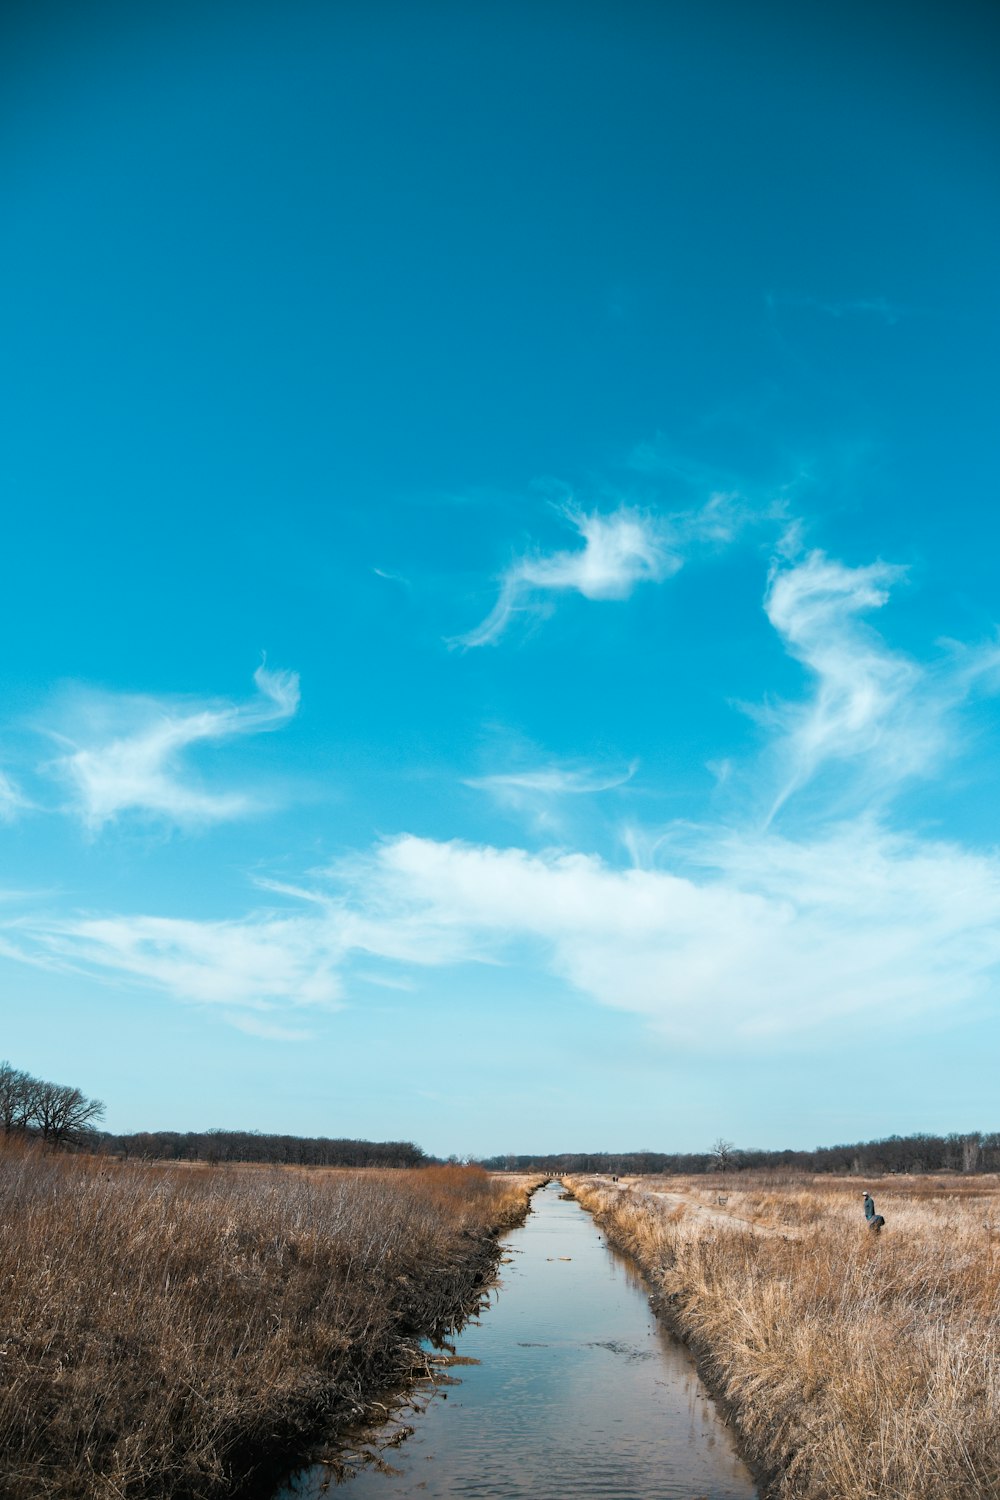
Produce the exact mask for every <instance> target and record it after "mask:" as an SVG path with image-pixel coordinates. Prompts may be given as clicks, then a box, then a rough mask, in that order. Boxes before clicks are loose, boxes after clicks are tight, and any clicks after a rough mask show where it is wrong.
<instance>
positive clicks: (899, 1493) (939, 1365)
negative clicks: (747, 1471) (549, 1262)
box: [569, 1174, 1000, 1500]
mask: <svg viewBox="0 0 1000 1500" xmlns="http://www.w3.org/2000/svg"><path fill="white" fill-rule="evenodd" d="M569 1181H570V1183H571V1186H572V1187H573V1190H574V1191H575V1193H576V1195H577V1197H578V1198H579V1200H580V1201H581V1203H583V1204H584V1206H585V1207H587V1208H589V1209H591V1210H592V1211H593V1212H594V1213H595V1215H596V1217H597V1219H598V1221H599V1222H600V1223H601V1224H602V1226H603V1227H604V1229H605V1232H606V1233H607V1235H608V1238H609V1239H611V1240H612V1241H613V1242H614V1243H616V1244H617V1245H619V1246H621V1247H622V1248H623V1249H625V1250H626V1251H628V1252H629V1253H630V1254H631V1255H633V1256H634V1257H635V1258H636V1259H637V1260H638V1261H639V1262H640V1263H641V1265H642V1266H643V1268H644V1269H645V1271H646V1273H647V1275H648V1276H649V1279H650V1282H651V1284H652V1286H653V1289H654V1292H655V1293H656V1295H657V1298H658V1300H659V1301H660V1303H661V1305H662V1308H663V1310H664V1313H665V1315H666V1316H667V1318H668V1320H669V1321H670V1322H671V1323H672V1324H673V1326H674V1327H675V1329H676V1330H677V1331H678V1332H680V1333H681V1334H682V1335H683V1336H684V1337H685V1338H686V1339H687V1340H688V1341H689V1342H690V1344H691V1345H692V1347H693V1349H694V1350H695V1352H696V1353H697V1355H698V1357H699V1359H700V1362H701V1365H702V1369H703V1371H704V1373H705V1376H706V1379H707V1381H708V1383H709V1385H710V1387H711V1388H712V1389H713V1390H714V1391H715V1392H716V1393H717V1394H719V1395H720V1396H721V1397H722V1398H723V1399H724V1401H725V1402H726V1404H727V1405H728V1408H729V1410H730V1412H731V1414H732V1419H733V1422H734V1425H735V1426H736V1427H737V1429H738V1430H739V1432H740V1434H741V1437H742V1441H743V1444H744V1448H745V1450H746V1452H747V1454H748V1456H749V1457H750V1459H751V1461H753V1462H755V1463H756V1465H757V1466H758V1469H759V1470H760V1471H761V1472H762V1473H763V1474H765V1476H767V1481H768V1493H769V1494H771V1495H774V1496H780V1497H783V1500H793V1497H796V1500H867V1497H872V1500H874V1497H876V1496H877V1497H879V1500H962V1497H991V1500H996V1497H1000V1444H998V1441H997V1433H998V1431H1000V1359H998V1356H1000V1321H998V1318H1000V1183H998V1180H997V1179H996V1178H973V1179H969V1180H962V1179H954V1178H941V1179H928V1178H915V1179H914V1178H910V1179H900V1178H894V1179H890V1180H889V1181H887V1182H884V1183H879V1182H866V1183H860V1182H859V1181H858V1180H857V1179H856V1178H851V1179H849V1180H843V1179H841V1180H834V1181H832V1182H831V1180H830V1179H829V1178H818V1179H802V1180H800V1181H797V1182H794V1183H793V1182H789V1181H780V1182H779V1181H775V1180H773V1179H772V1180H770V1181H768V1180H766V1179H764V1180H758V1181H753V1180H750V1181H747V1180H746V1178H745V1177H744V1176H743V1175H742V1174H741V1175H740V1177H739V1178H737V1179H734V1180H733V1181H732V1182H731V1183H729V1184H725V1183H722V1184H720V1183H719V1182H715V1183H713V1182H712V1181H711V1180H706V1178H704V1177H701V1178H697V1179H690V1178H689V1179H678V1178H667V1179H661V1180H656V1179H653V1180H650V1179H642V1180H641V1182H637V1183H633V1184H631V1185H629V1184H619V1185H617V1186H616V1185H612V1184H611V1183H609V1182H608V1181H607V1180H606V1179H605V1180H603V1181H602V1180H599V1179H586V1178H573V1179H569ZM862 1187H870V1188H871V1189H872V1190H873V1192H874V1194H875V1198H876V1202H877V1205H878V1209H879V1211H880V1212H881V1213H883V1214H884V1215H885V1217H886V1221H887V1223H886V1228H885V1229H884V1230H883V1232H882V1234H881V1235H880V1236H875V1235H872V1234H871V1233H869V1231H868V1230H867V1229H866V1227H865V1223H864V1219H863V1217H862V1212H861V1188H862Z"/></svg>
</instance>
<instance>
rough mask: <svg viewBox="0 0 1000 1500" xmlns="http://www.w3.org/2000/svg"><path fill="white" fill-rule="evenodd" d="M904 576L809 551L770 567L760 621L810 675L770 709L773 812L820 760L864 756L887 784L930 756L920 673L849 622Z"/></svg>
mask: <svg viewBox="0 0 1000 1500" xmlns="http://www.w3.org/2000/svg"><path fill="white" fill-rule="evenodd" d="M904 576H905V570H904V569H903V568H899V567H895V566H893V565H891V564H889V563H883V562H877V563H872V564H870V565H869V566H867V567H861V568H848V567H845V566H844V565H843V564H842V563H839V562H834V561H832V560H831V559H829V558H827V557H826V556H825V555H824V554H823V553H822V552H818V551H817V552H812V553H810V554H809V556H808V557H807V558H806V559H805V560H804V561H803V562H801V563H798V564H796V565H794V566H792V567H776V568H775V569H774V570H773V571H772V574H771V579H770V585H769V588H768V592H767V596H766V599H765V609H766V611H767V616H768V619H769V620H770V622H771V624H772V625H773V626H774V628H775V630H776V631H777V632H778V634H779V635H780V636H781V638H782V640H783V641H784V643H785V646H786V647H787V649H788V651H789V652H790V653H791V655H792V656H794V657H795V658H796V659H797V660H798V661H800V662H801V663H802V664H803V666H805V667H806V668H807V669H808V670H809V671H810V673H812V675H813V677H814V678H815V690H814V692H813V693H812V696H811V697H810V698H809V699H807V700H806V701H805V702H804V703H801V704H792V705H788V706H786V707H785V708H784V709H782V710H779V711H778V712H777V713H776V714H775V715H773V716H772V717H773V721H774V723H775V726H776V727H777V728H778V730H779V732H780V736H781V737H780V740H779V742H778V747H777V748H778V753H779V756H780V759H781V761H782V766H783V770H782V781H781V785H780V788H779V790H778V794H777V797H776V800H775V804H774V811H777V809H778V808H779V807H781V805H782V804H783V803H784V802H785V801H786V800H787V799H788V797H790V796H791V795H792V793H793V792H795V791H796V790H798V789H799V788H800V787H802V786H803V785H805V783H806V782H807V781H809V780H810V779H811V778H812V777H814V776H815V775H816V774H817V772H818V771H819V770H820V769H821V767H822V766H823V765H824V764H826V763H828V762H831V761H849V760H855V761H857V760H860V759H864V761H865V763H866V766H867V768H868V770H869V772H871V771H873V770H878V771H879V773H880V774H881V775H883V776H884V777H885V778H886V779H887V780H888V781H889V782H891V783H893V784H897V783H898V782H900V781H901V780H902V779H903V778H905V777H907V776H910V775H913V774H916V773H917V772H918V771H921V770H923V769H924V768H925V767H926V766H927V765H929V764H930V763H932V762H933V761H934V760H935V759H936V757H937V756H938V755H939V754H940V752H941V749H942V747H943V738H942V734H941V731H940V725H939V718H940V715H939V714H937V713H929V712H928V709H929V706H930V705H929V699H930V697H931V696H933V691H932V689H931V687H930V685H928V684H925V674H924V672H923V671H922V669H921V668H920V667H919V666H918V665H917V664H916V663H915V662H914V661H912V660H911V659H909V658H908V657H905V656H902V655H900V654H898V653H896V652H893V651H890V650H889V648H888V647H887V646H886V644H885V642H884V641H883V640H882V638H881V637H880V636H879V635H878V634H877V633H876V632H875V631H874V630H872V629H870V628H869V627H868V626H867V625H865V624H864V623H863V622H862V621H861V620H860V619H859V616H861V615H862V614H864V613H867V612H869V611H871V610H876V609H881V608H882V606H883V605H884V604H885V603H886V601H887V600H888V597H889V588H890V586H891V585H892V584H893V583H896V582H898V581H899V580H900V579H901V578H903V577H904ZM918 703H919V711H918Z"/></svg>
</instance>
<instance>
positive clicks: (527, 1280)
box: [276, 1185, 756, 1500]
mask: <svg viewBox="0 0 1000 1500" xmlns="http://www.w3.org/2000/svg"><path fill="white" fill-rule="evenodd" d="M508 1243H509V1249H510V1252H511V1254H512V1256H513V1258H512V1260H511V1262H510V1263H509V1264H507V1265H505V1266H504V1267H503V1282H502V1287H501V1291H500V1293H499V1296H497V1297H496V1298H495V1300H494V1301H493V1304H492V1306H491V1307H490V1308H489V1310H488V1311H487V1312H485V1313H484V1314H483V1316H482V1317H481V1319H480V1320H479V1322H478V1323H475V1324H471V1325H470V1326H469V1327H468V1328H467V1329H466V1330H465V1331H464V1332H463V1333H462V1335H461V1337H460V1339H459V1340H458V1342H457V1352H458V1353H459V1354H460V1355H461V1356H463V1357H464V1358H470V1359H477V1360H480V1361H481V1363H480V1364H478V1365H471V1366H467V1367H466V1366H462V1367H458V1368H456V1369H455V1370H454V1371H453V1374H454V1375H456V1376H460V1383H459V1384H455V1385H449V1386H447V1387H442V1389H441V1390H440V1391H439V1393H438V1395H437V1396H436V1397H435V1398H434V1399H433V1400H432V1401H431V1403H430V1405H429V1407H428V1409H427V1411H426V1412H425V1413H424V1414H423V1415H421V1416H418V1417H416V1418H415V1419H414V1422H415V1431H414V1433H413V1436H412V1437H410V1438H409V1439H408V1440H407V1442H406V1443H405V1444H404V1445H403V1446H402V1447H401V1448H399V1449H396V1450H394V1451H392V1453H391V1454H389V1455H387V1457H388V1458H389V1461H390V1462H391V1464H392V1465H393V1467H394V1468H395V1469H396V1470H398V1472H396V1473H393V1474H386V1473H381V1472H377V1471H375V1470H371V1469H369V1470H363V1471H362V1472H361V1473H359V1474H358V1475H357V1476H356V1477H354V1478H353V1479H351V1480H349V1481H348V1482H346V1483H345V1484H343V1485H339V1486H337V1485H331V1487H330V1490H329V1491H327V1492H326V1493H331V1492H332V1491H333V1490H337V1491H338V1492H340V1493H342V1494H343V1500H409V1497H414V1500H416V1497H418V1496H419V1497H427V1500H433V1497H435V1496H439V1497H445V1496H449V1497H450V1496H476V1497H481V1500H486V1497H489V1500H515V1497H521V1496H524V1497H532V1500H535V1497H537V1500H568V1497H574V1500H575V1497H578V1496H605V1497H608V1500H611V1497H614V1500H692V1497H695V1496H698V1497H701V1496H704V1497H708V1500H752V1497H754V1496H755V1495H756V1490H755V1488H754V1485H753V1483H752V1481H751V1479H750V1477H749V1475H748V1473H747V1471H746V1469H745V1468H744V1466H743V1465H742V1464H741V1463H740V1461H739V1459H738V1458H737V1457H736V1454H735V1452H734V1450H733V1444H732V1440H731V1437H730V1434H729V1431H728V1429H727V1428H726V1427H725V1426H724V1424H723V1423H722V1422H721V1420H720V1418H719V1417H718V1415H717V1414H716V1411H715V1408H714V1407H713V1405H712V1403H711V1401H710V1400H709V1399H708V1398H707V1396H706V1394H705V1392H704V1389H703V1388H702V1386H701V1383H700V1381H699V1380H698V1378H697V1376H696V1374H695V1371H694V1369H693V1367H692V1365H691V1361H690V1358H689V1356H688V1355H687V1352H686V1351H685V1350H684V1349H683V1348H681V1347H680V1346H679V1345H677V1344H675V1343H674V1341H673V1340H672V1339H670V1338H669V1336H668V1335H666V1334H665V1333H664V1332H663V1330H662V1329H661V1328H660V1327H659V1326H658V1324H657V1322H656V1320H655V1318H654V1317H653V1315H652V1313H651V1312H650V1309H649V1306H648V1303H647V1300H646V1295H645V1292H644V1291H643V1289H642V1286H641V1284H640V1283H639V1282H638V1281H637V1280H636V1278H635V1277H634V1276H633V1275H632V1273H631V1271H630V1269H629V1267H628V1266H627V1264H626V1263H625V1262H624V1261H622V1260H621V1259H620V1258H619V1257H618V1256H616V1255H614V1254H612V1253H610V1252H609V1251H608V1250H607V1248H606V1247H605V1245H604V1244H603V1243H602V1240H601V1238H600V1237H599V1235H598V1233H597V1231H596V1230H595V1228H594V1225H593V1222H592V1221H591V1219H590V1218H589V1217H588V1215H586V1214H585V1213H584V1212H583V1211H582V1210H581V1209H580V1208H579V1207H578V1205H577V1204H576V1203H572V1202H565V1201H563V1200H562V1199H560V1197H559V1188H558V1186H557V1185H550V1186H549V1187H548V1188H546V1189H544V1190H543V1191H542V1192H541V1193H538V1194H536V1196H535V1200H534V1212H533V1213H532V1214H531V1216H530V1217H529V1219H528V1222H527V1224H526V1225H525V1227H524V1228H523V1229H520V1230H517V1231H516V1232H515V1233H514V1234H513V1235H511V1236H510V1239H509V1242H508ZM562 1257H569V1258H568V1259H564V1258H562ZM328 1481H329V1472H328V1471H327V1470H324V1469H315V1470H311V1471H309V1472H308V1473H305V1474H303V1475H301V1476H299V1479H298V1481H297V1482H296V1484H295V1485H294V1486H293V1487H291V1488H289V1489H286V1490H283V1491H282V1492H281V1495H280V1496H278V1497H276V1500H290V1497H291V1496H292V1495H294V1496H296V1497H314V1496H318V1495H320V1494H321V1493H323V1486H324V1485H325V1484H326V1483H327V1482H328Z"/></svg>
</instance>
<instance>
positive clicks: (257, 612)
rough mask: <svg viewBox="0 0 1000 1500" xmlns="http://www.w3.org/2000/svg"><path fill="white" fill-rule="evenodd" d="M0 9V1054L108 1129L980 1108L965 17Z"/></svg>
mask: <svg viewBox="0 0 1000 1500" xmlns="http://www.w3.org/2000/svg"><path fill="white" fill-rule="evenodd" d="M5 25H6V27H7V34H6V38H5V42H4V46H3V49H2V51H3V56H4V58H5V61H4V63H3V64H2V68H3V73H4V78H3V91H2V92H3V95H4V97H5V100H6V103H5V106H4V115H3V123H2V127H0V161H2V184H3V186H2V191H3V200H4V222H5V233H4V236H3V242H2V245H0V257H2V261H3V285H4V303H5V308H4V341H3V344H4V356H3V361H2V380H3V392H2V409H3V413H4V418H3V425H4V441H3V465H2V475H0V483H2V485H3V489H4V492H5V497H6V504H5V517H6V519H5V534H6V535H5V540H6V547H5V558H6V566H5V570H4V588H3V594H2V600H3V609H4V613H5V616H6V621H5V639H6V642H7V649H6V651H5V652H4V657H3V664H2V683H3V696H2V720H0V774H2V779H0V814H2V822H0V843H2V847H3V850H4V855H3V863H2V876H0V891H2V899H0V921H2V926H0V980H2V992H0V993H2V994H3V997H4V999H3V1008H4V1025H3V1044H2V1051H3V1053H5V1054H6V1055H8V1056H9V1057H10V1059H11V1060H12V1061H13V1062H15V1063H16V1064H18V1065H20V1066H23V1067H25V1068H28V1069H29V1070H31V1071H33V1072H35V1073H38V1074H40V1075H42V1076H44V1077H51V1078H56V1079H58V1080H59V1081H67V1082H74V1083H78V1084H79V1085H80V1086H81V1087H83V1088H84V1089H85V1090H86V1091H87V1092H88V1093H91V1094H96V1095H99V1096H100V1097H102V1098H104V1099H105V1100H106V1101H107V1104H108V1119H107V1123H108V1125H109V1127H111V1128H113V1129H118V1130H129V1129H139V1128H178V1129H184V1128H200V1127H206V1126H213V1125H217V1126H257V1127H259V1128H261V1129H269V1130H270V1129H280V1130H288V1131H293V1132H298V1133H302V1134H330V1135H352V1136H355V1135H356V1136H369V1137H376V1138H386V1137H406V1138H410V1139H415V1140H417V1141H418V1142H420V1144H422V1145H423V1146H424V1147H425V1149H427V1150H430V1151H434V1152H440V1153H448V1152H452V1151H455V1152H459V1153H465V1152H492V1151H504V1150H511V1151H518V1150H531V1149H539V1150H558V1149H590V1148H593V1149H601V1148H608V1149H613V1148H629V1147H634V1148H638V1147H650V1148H659V1149H692V1150H697V1149H703V1148H705V1147H706V1146H707V1145H708V1144H710V1142H711V1141H712V1140H713V1139H714V1138H715V1137H717V1136H718V1135H719V1134H723V1135H725V1136H727V1137H729V1138H731V1139H733V1140H735V1141H736V1142H737V1143H739V1144H741V1145H746V1146H750V1145H765V1146H782V1145H793V1146H808V1145H812V1144H817V1143H829V1142H832V1141H836V1140H845V1139H846V1140H850V1139H859V1138H863V1137H870V1136H875V1135H879V1134H888V1133H890V1132H895V1131H898V1132H901V1133H906V1132H909V1131H913V1130H921V1129H927V1130H966V1129H971V1128H977V1127H980V1128H996V1127H997V1125H998V1123H1000V1121H998V1116H997V1111H996V1104H995V1098H996V1093H995V1083H994V1080H995V1072H996V1061H997V1044H998V1041H1000V1005H998V1001H1000V852H998V845H1000V804H998V800H997V797H996V795H995V787H996V764H997V751H998V747H1000V723H998V693H1000V635H998V625H1000V587H998V575H997V563H996V557H997V541H998V520H997V478H998V458H997V445H996V439H995V430H996V407H997V350H998V347H1000V341H998V332H1000V330H998V326H997V325H998V296H997V278H996V264H997V251H998V234H997V231H998V227H1000V202H998V177H997V171H996V161H997V145H998V124H1000V121H998V112H1000V104H998V100H997V97H996V90H995V87H994V85H993V63H994V60H995V57H996V43H997V29H998V28H997V22H996V18H995V15H994V14H991V8H990V7H987V6H986V5H973V4H968V3H964V4H957V5H954V6H951V7H949V8H948V9H947V10H946V11H945V10H943V9H941V8H940V7H924V8H923V9H922V10H920V9H914V8H913V7H903V6H899V7H896V6H892V5H886V6H880V7H876V8H874V10H873V9H872V8H871V7H868V6H864V7H863V6H850V5H846V6H845V5H842V4H838V5H837V6H832V5H830V6H825V5H821V6H814V7H801V6H792V5H790V4H789V5H785V4H772V5H768V6H764V7H752V8H751V7H746V6H741V5H736V4H726V3H719V0H714V3H708V4H700V5H697V6H695V5H687V4H678V5H674V6H657V5H652V4H631V5H624V6H623V5H614V6H612V5H610V4H609V5H603V4H589V5H579V6H570V5H566V4H538V5H531V6H528V5H509V4H508V5H503V6H499V5H492V4H482V5H476V6H459V5H457V4H455V5H452V4H428V5H424V6H419V7H416V6H403V5H395V4H390V3H386V4H374V5H367V6H362V5H353V4H352V5H347V4H345V5H339V6H320V5H314V4H303V3H300V4H282V5H280V6H278V5H265V4H258V5H256V6H255V5H252V4H249V5H241V6H235V5H234V6H227V5H214V6H213V5H198V6H194V5H187V4H184V3H180V4H176V3H175V4H171V5H170V6H169V7H166V6H164V7H160V6H157V5H155V4H149V5H145V6H140V7H126V6H115V5H99V4H86V5H77V6H72V7H70V6H58V5H46V4H44V3H43V4H40V5H32V6H27V5H23V6H16V5H15V6H13V7H11V8H10V9H9V11H8V15H7V20H6V22H5Z"/></svg>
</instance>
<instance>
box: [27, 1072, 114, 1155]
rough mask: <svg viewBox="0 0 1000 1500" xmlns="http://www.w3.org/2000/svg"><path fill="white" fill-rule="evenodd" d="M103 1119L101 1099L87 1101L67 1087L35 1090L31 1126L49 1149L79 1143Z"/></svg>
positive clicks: (49, 1085) (57, 1085)
mask: <svg viewBox="0 0 1000 1500" xmlns="http://www.w3.org/2000/svg"><path fill="white" fill-rule="evenodd" d="M103 1116H104V1105H103V1103H102V1102H101V1100H100V1099H88V1098H87V1096H86V1095H85V1094H82V1093H81V1092H80V1090H79V1089H75V1088H70V1087H69V1086H68V1085H66V1084H60V1083H43V1084H42V1085H41V1086H40V1087H39V1090H38V1098H37V1101H36V1104H35V1111H34V1119H33V1123H34V1124H35V1125H37V1127H38V1129H39V1130H40V1131H41V1133H42V1140H43V1141H45V1142H46V1143H47V1144H48V1145H50V1146H70V1145H75V1144H76V1143H78V1142H79V1140H80V1138H81V1136H82V1135H83V1134H84V1132H85V1131H86V1130H87V1129H88V1128H92V1126H93V1124H94V1122H95V1121H96V1120H100V1119H102V1118H103Z"/></svg>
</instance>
